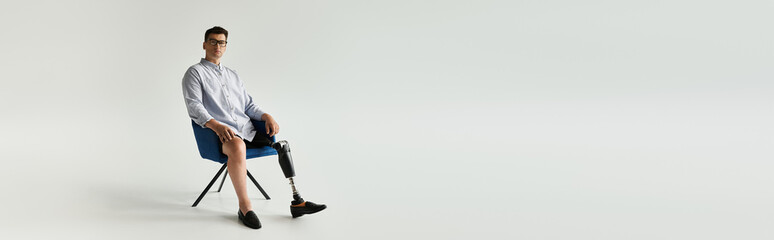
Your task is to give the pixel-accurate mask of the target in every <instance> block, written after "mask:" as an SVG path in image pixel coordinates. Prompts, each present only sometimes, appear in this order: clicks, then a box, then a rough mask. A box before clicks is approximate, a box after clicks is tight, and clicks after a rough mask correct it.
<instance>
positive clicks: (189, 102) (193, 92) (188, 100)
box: [183, 67, 213, 127]
mask: <svg viewBox="0 0 774 240" xmlns="http://www.w3.org/2000/svg"><path fill="white" fill-rule="evenodd" d="M183 98H184V99H185V106H186V108H187V109H188V116H189V117H191V120H193V121H194V122H195V123H196V124H199V126H202V127H204V124H205V123H207V121H209V120H210V119H213V118H212V116H211V115H210V113H209V112H207V109H205V108H204V104H203V103H202V80H201V77H199V74H198V72H196V69H194V68H193V67H191V68H189V69H188V71H186V72H185V75H184V76H183Z"/></svg>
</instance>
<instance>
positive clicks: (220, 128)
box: [205, 119, 236, 143]
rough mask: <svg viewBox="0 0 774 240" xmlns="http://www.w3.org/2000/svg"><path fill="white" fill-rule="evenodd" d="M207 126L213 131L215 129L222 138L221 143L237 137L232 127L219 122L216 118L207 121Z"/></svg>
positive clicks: (219, 137)
mask: <svg viewBox="0 0 774 240" xmlns="http://www.w3.org/2000/svg"><path fill="white" fill-rule="evenodd" d="M205 126H206V127H208V128H210V129H212V131H214V132H215V134H217V135H218V139H220V142H221V143H226V142H228V141H231V139H234V138H235V137H236V133H234V131H233V130H231V128H229V127H228V126H226V125H223V124H220V123H219V122H217V121H215V119H213V120H210V121H209V122H207V123H206V124H205Z"/></svg>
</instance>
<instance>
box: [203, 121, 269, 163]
mask: <svg viewBox="0 0 774 240" xmlns="http://www.w3.org/2000/svg"><path fill="white" fill-rule="evenodd" d="M251 121H252V123H253V126H254V127H255V130H256V131H258V133H256V134H265V132H266V122H264V121H258V120H251ZM191 126H192V127H193V131H194V137H195V138H196V146H197V147H198V148H199V155H200V156H202V158H205V159H209V160H212V161H216V162H219V163H225V162H226V160H227V159H228V157H226V155H224V154H223V153H222V152H221V150H220V145H219V144H218V143H219V142H220V139H218V135H217V134H215V132H214V131H212V129H209V128H205V127H202V126H199V124H196V122H194V121H193V120H191ZM269 139H271V141H272V142H274V141H277V140H276V138H275V137H274V136H271V137H269ZM274 154H277V152H276V151H274V149H272V148H271V147H265V149H262V150H260V151H255V152H254V153H253V150H252V149H248V154H247V155H248V156H247V157H248V158H253V157H260V156H267V155H274Z"/></svg>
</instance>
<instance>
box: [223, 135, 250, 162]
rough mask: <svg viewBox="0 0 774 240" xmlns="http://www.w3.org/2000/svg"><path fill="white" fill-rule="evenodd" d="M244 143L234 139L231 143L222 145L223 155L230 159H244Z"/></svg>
mask: <svg viewBox="0 0 774 240" xmlns="http://www.w3.org/2000/svg"><path fill="white" fill-rule="evenodd" d="M245 151H246V148H245V143H244V142H242V139H239V138H234V139H232V140H231V141H228V142H225V143H223V154H226V156H228V158H229V160H231V159H244V158H245Z"/></svg>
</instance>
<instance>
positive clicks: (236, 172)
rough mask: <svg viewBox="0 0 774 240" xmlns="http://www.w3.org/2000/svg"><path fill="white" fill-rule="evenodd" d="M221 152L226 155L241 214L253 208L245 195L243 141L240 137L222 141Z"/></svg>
mask: <svg viewBox="0 0 774 240" xmlns="http://www.w3.org/2000/svg"><path fill="white" fill-rule="evenodd" d="M223 153H224V154H226V156H228V166H227V168H228V172H229V173H230V175H231V183H232V184H234V191H236V194H237V198H238V199H239V210H241V211H242V213H243V214H245V213H247V212H248V211H250V210H253V205H252V203H250V198H249V197H248V196H247V159H246V156H245V143H244V142H243V141H242V139H240V138H233V139H232V140H231V141H228V142H225V143H223Z"/></svg>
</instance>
